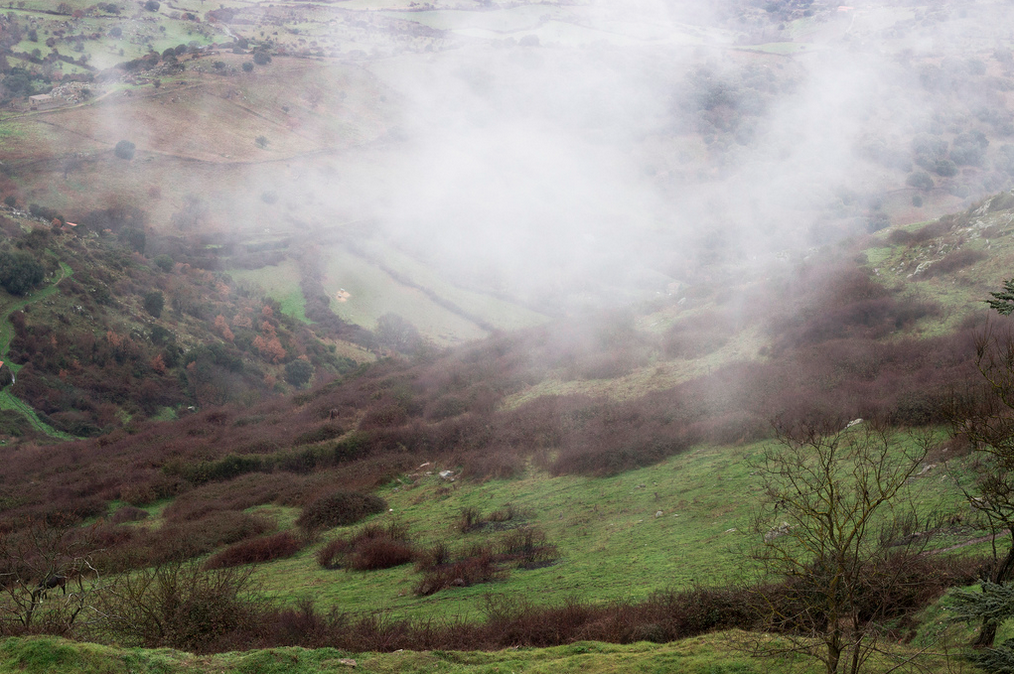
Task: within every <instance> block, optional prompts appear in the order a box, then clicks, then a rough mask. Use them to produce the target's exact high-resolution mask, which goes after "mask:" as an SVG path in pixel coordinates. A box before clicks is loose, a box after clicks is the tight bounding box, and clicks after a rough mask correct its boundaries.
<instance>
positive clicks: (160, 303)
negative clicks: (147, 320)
mask: <svg viewBox="0 0 1014 674" xmlns="http://www.w3.org/2000/svg"><path fill="white" fill-rule="evenodd" d="M143 304H144V310H145V311H147V312H148V313H149V314H151V315H152V316H154V317H155V318H158V317H159V316H161V315H162V309H163V308H164V307H165V296H164V295H162V291H161V290H152V291H151V292H149V293H148V294H147V295H145V296H144V302H143Z"/></svg>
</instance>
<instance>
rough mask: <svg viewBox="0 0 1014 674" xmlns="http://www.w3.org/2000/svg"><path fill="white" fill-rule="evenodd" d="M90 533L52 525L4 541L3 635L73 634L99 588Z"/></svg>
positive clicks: (0, 578) (0, 550)
mask: <svg viewBox="0 0 1014 674" xmlns="http://www.w3.org/2000/svg"><path fill="white" fill-rule="evenodd" d="M95 552H96V550H95V544H94V541H93V538H92V536H90V532H89V530H88V529H74V528H62V527H56V526H52V525H49V524H47V523H46V522H32V523H29V525H28V526H27V527H24V528H22V529H18V530H16V531H13V532H8V533H5V534H3V535H2V536H0V560H2V561H0V583H2V593H0V625H2V627H0V629H2V631H3V633H5V634H12V633H24V632H34V631H39V632H47V633H51V634H65V633H67V632H69V631H70V630H71V628H72V626H73V625H74V623H75V621H77V619H78V617H79V615H80V614H81V612H82V611H84V610H85V609H86V608H87V607H89V606H90V605H91V601H92V598H93V597H94V595H95V593H96V592H97V590H98V588H99V581H100V578H99V573H98V571H97V570H96V568H95V567H94V566H93V564H92V560H91V555H92V554H94V553H95Z"/></svg>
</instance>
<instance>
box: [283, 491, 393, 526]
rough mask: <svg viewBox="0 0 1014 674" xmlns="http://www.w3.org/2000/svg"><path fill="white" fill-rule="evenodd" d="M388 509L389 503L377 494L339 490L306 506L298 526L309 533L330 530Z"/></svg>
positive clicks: (298, 520) (297, 521)
mask: <svg viewBox="0 0 1014 674" xmlns="http://www.w3.org/2000/svg"><path fill="white" fill-rule="evenodd" d="M386 509H387V501H385V500H384V499H382V498H380V497H379V496H377V495H375V494H363V493H360V492H355V491H344V490H337V491H333V492H331V493H329V494H325V495H323V496H320V497H318V498H316V499H315V500H313V501H312V502H310V503H309V504H308V505H306V506H305V507H304V508H303V512H302V514H300V516H299V519H297V520H296V524H297V525H299V526H300V527H302V528H303V529H306V530H307V531H317V530H320V529H330V528H332V527H341V526H348V525H350V524H355V523H356V522H359V521H360V520H362V519H364V518H366V517H369V516H370V515H374V514H376V513H379V512H383V511H384V510H386Z"/></svg>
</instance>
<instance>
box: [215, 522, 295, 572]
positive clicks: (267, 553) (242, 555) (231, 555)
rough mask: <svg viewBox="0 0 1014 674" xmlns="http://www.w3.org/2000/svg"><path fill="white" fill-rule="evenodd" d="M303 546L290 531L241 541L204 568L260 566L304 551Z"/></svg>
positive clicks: (218, 554)
mask: <svg viewBox="0 0 1014 674" xmlns="http://www.w3.org/2000/svg"><path fill="white" fill-rule="evenodd" d="M303 544H304V541H303V539H300V538H297V537H296V536H295V535H293V534H292V532H290V531H282V532H280V533H277V534H274V535H272V536H264V537H263V538H253V539H250V540H246V541H240V542H239V543H234V544H233V545H230V546H229V547H228V548H226V549H225V550H223V551H221V552H219V553H217V554H215V555H213V556H212V557H211V558H209V559H208V561H207V562H205V563H204V568H205V569H221V568H224V567H227V566H240V565H241V564H259V563H261V562H270V561H271V560H273V559H284V558H286V557H291V556H292V555H294V554H296V553H297V552H299V551H300V550H302V549H303Z"/></svg>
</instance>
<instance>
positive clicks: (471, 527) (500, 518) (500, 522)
mask: <svg viewBox="0 0 1014 674" xmlns="http://www.w3.org/2000/svg"><path fill="white" fill-rule="evenodd" d="M529 517H531V512H530V511H528V510H527V509H525V508H520V507H518V506H516V505H514V504H513V503H508V504H506V505H505V506H504V507H503V508H499V509H498V510H494V511H493V512H491V513H490V514H489V515H483V514H482V511H481V510H479V509H478V508H476V507H475V506H468V507H465V508H462V509H461V510H460V511H459V513H458V522H457V525H456V529H457V530H458V531H460V532H461V533H463V534H467V533H469V532H470V531H480V530H482V529H508V528H512V526H513V527H517V526H519V523H520V522H521V521H522V520H525V519H528V518H529Z"/></svg>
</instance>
